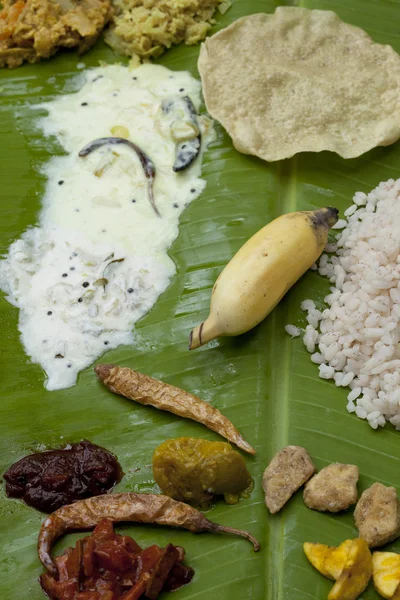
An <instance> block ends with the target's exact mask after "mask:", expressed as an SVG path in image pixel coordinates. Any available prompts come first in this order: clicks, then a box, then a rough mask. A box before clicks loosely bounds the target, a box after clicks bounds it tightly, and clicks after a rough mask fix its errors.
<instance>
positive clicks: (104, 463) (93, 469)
mask: <svg viewBox="0 0 400 600" xmlns="http://www.w3.org/2000/svg"><path fill="white" fill-rule="evenodd" d="M122 476H123V472H122V469H121V466H120V464H119V462H118V460H117V458H116V457H115V456H114V455H113V454H111V452H109V451H108V450H105V449H104V448H101V447H100V446H96V445H95V444H92V443H91V442H88V441H82V442H79V444H74V445H72V446H66V447H65V448H63V449H60V450H50V451H47V452H37V453H36V454H30V455H29V456H25V457H24V458H22V459H21V460H19V461H18V462H16V463H15V464H14V465H12V466H11V467H10V468H9V469H8V471H7V472H6V473H5V474H4V479H5V481H6V493H7V496H8V497H9V498H21V499H22V500H24V502H26V504H29V505H30V506H33V507H34V508H37V509H38V510H41V511H43V512H49V513H50V512H53V511H54V510H56V509H57V508H60V506H63V505H64V504H71V502H74V501H75V500H81V499H83V498H89V497H90V496H98V495H99V494H105V493H106V492H108V491H109V490H110V489H111V488H112V487H113V486H114V485H115V484H116V483H118V482H119V481H120V480H121V478H122Z"/></svg>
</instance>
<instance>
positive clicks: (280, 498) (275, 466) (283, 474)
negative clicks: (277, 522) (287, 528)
mask: <svg viewBox="0 0 400 600" xmlns="http://www.w3.org/2000/svg"><path fill="white" fill-rule="evenodd" d="M314 473H315V466H314V464H313V462H312V460H311V458H310V457H309V455H308V452H307V450H305V449H304V448H302V447H301V446H286V447H285V448H282V450H280V452H278V453H277V454H275V456H274V458H273V459H272V460H271V462H270V463H269V465H268V467H267V468H266V469H265V471H264V475H263V483H262V485H263V489H264V493H265V504H266V505H267V508H268V510H269V512H270V513H272V514H275V513H277V512H279V511H280V510H281V508H283V506H284V505H285V504H286V502H287V501H288V500H289V498H291V497H292V496H293V494H294V493H295V492H297V490H298V489H299V488H301V486H302V485H304V483H305V482H306V481H307V480H308V479H310V477H311V476H312V475H313V474H314Z"/></svg>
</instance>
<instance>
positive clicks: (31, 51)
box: [0, 0, 112, 67]
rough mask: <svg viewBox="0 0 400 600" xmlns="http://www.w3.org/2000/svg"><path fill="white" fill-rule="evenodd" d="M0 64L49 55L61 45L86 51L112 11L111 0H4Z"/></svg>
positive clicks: (0, 19)
mask: <svg viewBox="0 0 400 600" xmlns="http://www.w3.org/2000/svg"><path fill="white" fill-rule="evenodd" d="M1 4H2V7H3V8H2V10H1V11H0V67H18V66H19V65H21V64H22V63H23V62H24V61H27V62H30V63H34V62H37V61H38V60H40V59H41V58H48V57H49V56H51V55H52V54H54V53H55V52H57V50H59V49H60V48H77V49H78V51H79V52H86V50H88V49H89V48H90V47H91V46H92V45H93V44H94V42H95V41H96V40H97V38H98V36H99V34H100V33H101V31H102V30H103V27H104V25H105V24H106V23H107V22H108V21H109V19H110V17H111V14H112V11H111V4H110V0H59V1H56V0H4V1H3V2H2V3H1Z"/></svg>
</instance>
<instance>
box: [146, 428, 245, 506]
mask: <svg viewBox="0 0 400 600" xmlns="http://www.w3.org/2000/svg"><path fill="white" fill-rule="evenodd" d="M153 474H154V479H155V480H156V482H157V483H158V485H159V486H160V488H161V490H162V491H163V492H164V494H166V495H167V496H170V497H171V498H175V500H180V501H181V502H188V503H189V504H194V505H196V506H207V504H209V503H210V502H211V500H212V499H213V497H214V496H224V499H225V502H227V503H228V504H236V503H237V502H238V501H239V498H240V497H241V496H244V497H246V496H248V495H249V494H250V492H251V489H252V487H253V482H252V479H251V476H250V473H249V472H248V471H247V468H246V463H245V462H244V459H243V457H242V456H241V455H240V454H239V453H238V452H236V451H235V450H232V448H231V447H230V445H229V444H227V443H226V442H209V441H207V440H201V439H196V438H189V437H182V438H178V439H175V440H167V441H166V442H163V443H162V444H160V446H158V448H156V450H155V451H154V454H153Z"/></svg>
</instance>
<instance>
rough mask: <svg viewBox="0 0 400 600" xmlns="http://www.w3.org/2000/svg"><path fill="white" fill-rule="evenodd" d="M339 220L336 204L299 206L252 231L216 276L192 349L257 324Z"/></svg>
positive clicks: (314, 256) (315, 254)
mask: <svg viewBox="0 0 400 600" xmlns="http://www.w3.org/2000/svg"><path fill="white" fill-rule="evenodd" d="M337 220H338V210H337V209H336V208H330V207H328V208H320V209H318V210H315V211H304V212H294V213H289V214H286V215H282V216H281V217H279V218H278V219H275V220H274V221H271V223H268V225H266V226H265V227H263V228H262V229H260V231H258V232H257V233H256V234H255V235H253V237H252V238H250V239H249V240H248V241H247V242H246V243H245V244H244V245H243V246H242V247H241V248H240V250H239V251H238V252H237V253H236V254H235V256H234V257H233V258H232V260H231V261H230V262H229V263H228V264H227V266H226V267H225V269H224V270H223V271H222V273H221V274H220V276H219V277H218V279H217V281H216V282H215V285H214V288H213V291H212V294H211V306H210V314H209V316H208V317H207V319H206V320H205V321H204V322H203V323H201V324H200V325H197V327H195V328H194V329H193V331H192V332H191V334H190V344H189V349H190V350H194V349H195V348H199V347H200V346H203V344H206V343H207V342H210V341H211V340H213V339H215V338H216V337H219V336H222V335H240V334H241V333H245V332H246V331H249V330H250V329H252V328H253V327H255V326H256V325H258V323H260V322H261V321H262V320H263V319H264V318H265V317H266V316H267V315H268V314H269V313H270V312H271V310H272V309H273V308H274V307H275V306H276V305H277V304H278V302H279V301H280V300H281V299H282V298H283V296H284V295H285V294H286V292H287V291H288V290H289V289H290V288H291V287H292V285H293V284H294V283H296V281H297V280H298V279H299V278H300V277H301V276H302V275H303V274H304V273H305V272H306V271H307V269H309V268H310V267H311V265H312V264H313V263H314V262H315V261H316V260H317V259H318V257H319V256H320V255H321V253H322V251H323V249H324V247H325V245H326V242H327V240H328V231H329V229H330V228H331V227H332V226H333V225H334V224H335V223H336V222H337Z"/></svg>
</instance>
